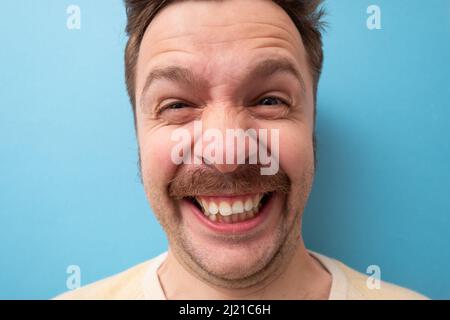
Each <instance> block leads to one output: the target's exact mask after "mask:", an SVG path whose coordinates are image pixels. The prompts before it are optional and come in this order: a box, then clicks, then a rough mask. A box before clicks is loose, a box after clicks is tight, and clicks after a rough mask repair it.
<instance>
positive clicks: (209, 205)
mask: <svg viewBox="0 0 450 320" xmlns="http://www.w3.org/2000/svg"><path fill="white" fill-rule="evenodd" d="M262 196H263V194H260V193H259V194H256V195H248V196H236V197H196V199H197V201H198V203H199V204H200V205H201V206H202V208H203V211H204V213H205V214H206V215H215V214H218V213H220V215H221V216H224V217H226V216H230V215H232V214H239V213H243V212H252V211H253V212H256V211H257V210H258V209H259V205H260V201H261V198H262Z"/></svg>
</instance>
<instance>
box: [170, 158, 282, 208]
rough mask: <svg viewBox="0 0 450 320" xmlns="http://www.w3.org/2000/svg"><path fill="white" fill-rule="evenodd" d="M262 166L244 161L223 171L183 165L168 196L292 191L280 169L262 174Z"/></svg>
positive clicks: (210, 167) (207, 167)
mask: <svg viewBox="0 0 450 320" xmlns="http://www.w3.org/2000/svg"><path fill="white" fill-rule="evenodd" d="M261 167H262V166H261V165H259V164H243V165H239V166H238V167H237V168H236V170H234V171H232V172H225V173H223V172H220V171H219V170H217V169H216V168H214V167H212V166H207V165H201V166H195V167H187V166H180V167H179V169H178V171H177V173H176V174H175V177H174V178H173V179H172V180H171V181H170V182H169V195H170V196H171V197H173V198H176V199H182V198H184V197H190V196H197V195H202V196H214V195H235V194H251V193H269V192H274V191H276V192H280V193H285V194H286V193H289V191H290V187H291V181H290V179H289V177H288V175H287V174H286V173H285V172H284V171H283V170H281V168H280V170H278V172H277V173H276V174H274V175H261V171H260V170H261Z"/></svg>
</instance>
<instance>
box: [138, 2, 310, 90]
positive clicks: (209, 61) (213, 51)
mask: <svg viewBox="0 0 450 320" xmlns="http://www.w3.org/2000/svg"><path fill="white" fill-rule="evenodd" d="M252 1H253V2H252ZM252 1H250V2H252V3H254V6H252V7H251V8H250V7H249V6H248V5H244V6H242V4H248V3H249V2H248V1H242V0H238V1H235V0H227V1H224V2H220V3H218V2H216V1H211V2H210V3H209V2H208V1H198V2H194V3H193V2H192V1H186V3H179V2H176V3H173V4H171V5H169V6H168V7H166V8H164V9H163V10H162V11H161V12H160V13H158V15H157V16H156V17H155V19H154V20H153V21H152V23H151V24H150V25H149V27H148V28H147V30H146V32H145V35H144V38H143V41H142V43H141V48H140V53H139V59H138V77H140V76H142V77H141V79H142V78H143V77H145V75H146V74H147V73H148V72H149V70H150V69H151V67H152V66H154V65H157V64H159V63H164V62H168V61H171V62H172V63H173V62H179V63H183V62H185V61H191V62H193V61H197V63H193V64H191V67H193V68H196V69H197V70H193V71H195V72H199V73H202V74H204V75H206V76H208V75H209V74H211V78H210V80H211V85H220V83H221V81H222V80H223V79H224V78H223V77H226V78H227V79H228V80H231V79H230V78H232V77H233V74H234V71H233V69H236V68H241V69H242V68H244V67H245V65H246V64H248V63H249V62H251V60H252V59H254V57H256V56H258V54H262V55H264V54H266V55H267V54H270V53H278V54H280V55H285V56H290V57H292V58H293V59H295V60H298V59H301V60H304V61H306V59H304V57H303V56H304V52H305V49H304V47H303V43H302V40H301V36H300V34H299V32H298V30H297V28H296V27H295V25H294V23H293V22H292V20H291V19H290V17H289V16H288V15H287V13H285V12H284V10H283V9H282V8H281V7H279V6H278V5H276V4H274V3H273V2H272V1H269V0H262V1H258V0H252ZM189 3H190V4H191V5H192V4H194V5H195V6H194V8H192V7H190V8H188V7H184V8H183V7H182V6H185V5H189ZM227 3H228V4H230V5H229V6H225V7H222V5H226V4H227ZM233 3H234V4H233ZM246 11H248V12H246ZM205 12H206V13H208V14H205ZM219 13H220V14H219ZM200 61H201V62H202V63H200ZM303 64H304V62H303V63H299V66H301V65H303ZM219 65H222V66H224V65H228V66H230V68H228V69H227V68H224V67H222V68H218V66H219ZM305 67H306V66H305ZM219 70H220V71H219ZM217 72H220V73H221V74H222V77H217V74H216V77H215V78H216V79H213V78H214V74H215V73H217ZM139 74H140V76H139ZM219 78H220V79H219ZM215 80H216V81H215ZM142 82H143V81H139V80H138V84H137V87H138V88H136V89H137V92H140V90H141V89H142V86H143V83H142ZM214 83H215V84H214Z"/></svg>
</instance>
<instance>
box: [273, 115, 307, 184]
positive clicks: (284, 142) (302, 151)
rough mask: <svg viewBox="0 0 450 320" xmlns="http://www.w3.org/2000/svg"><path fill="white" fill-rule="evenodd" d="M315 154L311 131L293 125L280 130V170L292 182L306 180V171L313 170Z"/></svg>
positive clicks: (301, 125)
mask: <svg viewBox="0 0 450 320" xmlns="http://www.w3.org/2000/svg"><path fill="white" fill-rule="evenodd" d="M313 162H314V154H313V143H312V134H311V129H310V128H309V127H308V126H306V125H303V124H299V123H296V124H293V125H292V126H287V127H285V128H283V129H281V130H280V168H282V169H283V170H284V171H285V172H286V173H287V175H288V176H289V178H290V179H291V180H292V182H294V183H295V182H298V181H299V180H301V179H303V178H304V172H305V170H311V169H312V168H313Z"/></svg>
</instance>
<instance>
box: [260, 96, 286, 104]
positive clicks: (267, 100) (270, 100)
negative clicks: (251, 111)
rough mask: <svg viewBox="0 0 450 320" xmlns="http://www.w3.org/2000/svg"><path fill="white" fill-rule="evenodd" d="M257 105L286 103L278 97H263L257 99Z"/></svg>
mask: <svg viewBox="0 0 450 320" xmlns="http://www.w3.org/2000/svg"><path fill="white" fill-rule="evenodd" d="M257 105H262V106H277V105H287V103H286V102H285V101H284V100H283V99H280V98H278V97H265V98H262V99H261V100H259V101H258V103H257Z"/></svg>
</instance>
